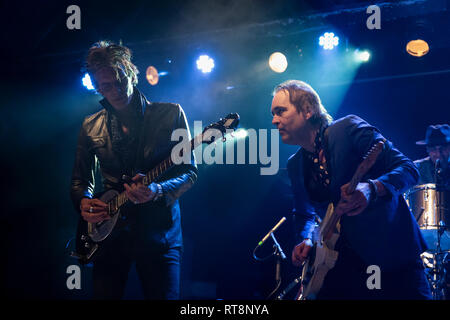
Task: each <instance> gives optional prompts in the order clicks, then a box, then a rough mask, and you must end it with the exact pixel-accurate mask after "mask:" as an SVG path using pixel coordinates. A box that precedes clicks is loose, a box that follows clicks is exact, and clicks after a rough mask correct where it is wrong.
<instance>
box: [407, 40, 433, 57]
mask: <svg viewBox="0 0 450 320" xmlns="http://www.w3.org/2000/svg"><path fill="white" fill-rule="evenodd" d="M406 51H407V52H408V53H409V54H410V55H412V56H414V57H422V56H424V55H426V54H427V53H428V51H430V47H429V46H428V43H427V42H426V41H424V40H420V39H417V40H412V41H410V42H408V44H407V45H406Z"/></svg>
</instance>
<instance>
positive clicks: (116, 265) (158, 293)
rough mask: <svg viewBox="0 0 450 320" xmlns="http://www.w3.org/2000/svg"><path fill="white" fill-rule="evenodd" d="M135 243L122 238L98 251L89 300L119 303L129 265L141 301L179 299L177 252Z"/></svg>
mask: <svg viewBox="0 0 450 320" xmlns="http://www.w3.org/2000/svg"><path fill="white" fill-rule="evenodd" d="M107 240H109V239H107ZM135 243H136V241H135V240H134V239H133V238H132V237H131V236H130V235H129V234H122V235H121V236H119V237H117V238H115V239H113V240H112V241H110V242H108V243H107V244H106V245H105V246H104V247H102V248H101V251H100V252H99V253H98V256H97V257H96V258H95V260H94V267H93V287H94V288H93V299H99V300H104V299H108V300H111V299H113V300H118V299H121V298H122V297H123V295H124V291H125V287H126V283H127V279H128V272H129V270H130V267H131V265H132V263H133V261H135V262H136V271H137V274H138V276H139V280H140V282H141V285H142V291H143V293H144V298H145V299H149V300H176V299H179V297H180V263H181V248H170V249H166V250H154V249H151V248H145V247H144V248H143V247H141V246H140V245H139V244H137V245H135Z"/></svg>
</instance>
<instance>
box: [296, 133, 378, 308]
mask: <svg viewBox="0 0 450 320" xmlns="http://www.w3.org/2000/svg"><path fill="white" fill-rule="evenodd" d="M385 141H386V140H381V141H378V142H376V143H375V144H374V145H373V146H372V148H371V149H370V151H369V152H368V154H367V155H366V156H365V157H364V160H363V161H362V162H361V164H360V165H359V166H358V168H357V170H356V172H355V174H354V175H353V177H352V179H351V180H350V182H349V184H348V186H347V190H346V192H347V193H353V192H354V191H355V189H356V186H357V185H358V183H359V182H361V179H362V178H363V176H364V175H365V174H366V173H367V172H368V171H369V170H370V168H372V166H373V165H374V164H375V162H376V160H377V158H378V156H379V155H380V153H381V151H382V150H383V146H384V143H385ZM342 215H343V213H342V212H341V210H334V206H333V203H332V202H331V203H330V204H329V205H328V208H327V211H326V214H325V217H324V219H323V221H321V220H320V218H319V217H317V216H316V228H315V229H314V231H313V234H312V239H311V240H312V241H313V243H314V245H313V247H312V248H311V250H310V252H309V255H308V258H307V259H306V261H305V263H304V264H303V270H302V278H301V279H302V280H301V286H300V289H299V291H298V293H297V296H296V300H313V299H315V298H316V296H317V294H318V293H319V291H320V289H321V288H322V285H323V280H324V279H325V276H326V275H327V273H328V271H330V270H331V269H332V268H333V267H334V265H335V264H336V260H337V258H338V255H339V253H338V251H336V250H334V247H335V245H336V242H337V240H338V238H339V232H340V224H339V221H340V219H341V217H342Z"/></svg>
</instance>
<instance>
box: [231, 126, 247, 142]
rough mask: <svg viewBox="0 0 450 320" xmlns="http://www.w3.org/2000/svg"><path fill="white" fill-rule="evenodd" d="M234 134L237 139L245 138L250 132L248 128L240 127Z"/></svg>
mask: <svg viewBox="0 0 450 320" xmlns="http://www.w3.org/2000/svg"><path fill="white" fill-rule="evenodd" d="M233 136H234V137H235V138H236V139H242V138H245V137H246V136H248V132H247V130H245V129H242V128H240V129H238V130H236V131H235V132H233Z"/></svg>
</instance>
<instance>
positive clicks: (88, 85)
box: [81, 73, 94, 90]
mask: <svg viewBox="0 0 450 320" xmlns="http://www.w3.org/2000/svg"><path fill="white" fill-rule="evenodd" d="M81 81H82V82H83V86H85V87H86V88H87V89H88V90H94V86H93V85H92V81H91V77H90V76H89V74H88V73H86V74H85V75H84V77H83V79H81Z"/></svg>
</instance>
